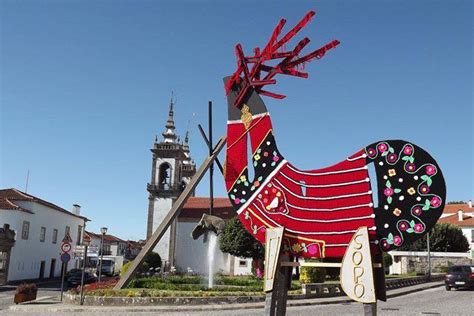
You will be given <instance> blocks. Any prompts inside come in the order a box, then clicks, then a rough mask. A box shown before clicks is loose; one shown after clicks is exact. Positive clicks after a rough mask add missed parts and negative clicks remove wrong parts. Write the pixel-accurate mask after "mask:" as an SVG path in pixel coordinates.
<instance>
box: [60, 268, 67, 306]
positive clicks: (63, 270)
mask: <svg viewBox="0 0 474 316" xmlns="http://www.w3.org/2000/svg"><path fill="white" fill-rule="evenodd" d="M66 264H67V263H66V262H63V268H62V273H61V302H62V301H63V292H64V275H65V274H66V270H67V265H66Z"/></svg>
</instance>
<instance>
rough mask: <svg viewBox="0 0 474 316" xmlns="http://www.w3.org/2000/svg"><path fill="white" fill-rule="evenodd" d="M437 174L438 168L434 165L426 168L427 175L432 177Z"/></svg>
mask: <svg viewBox="0 0 474 316" xmlns="http://www.w3.org/2000/svg"><path fill="white" fill-rule="evenodd" d="M435 173H436V167H435V166H433V165H429V166H426V174H427V175H429V176H432V175H434V174H435Z"/></svg>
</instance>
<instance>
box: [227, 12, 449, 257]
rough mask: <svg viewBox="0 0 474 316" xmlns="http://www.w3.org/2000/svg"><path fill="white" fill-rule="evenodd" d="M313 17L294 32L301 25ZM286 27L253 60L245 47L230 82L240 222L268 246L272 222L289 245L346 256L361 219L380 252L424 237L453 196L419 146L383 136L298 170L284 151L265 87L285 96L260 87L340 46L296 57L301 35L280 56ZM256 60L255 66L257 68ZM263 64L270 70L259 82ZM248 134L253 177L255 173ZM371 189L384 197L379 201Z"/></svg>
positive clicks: (230, 150) (232, 191) (230, 184)
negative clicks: (322, 164) (337, 158)
mask: <svg viewBox="0 0 474 316" xmlns="http://www.w3.org/2000/svg"><path fill="white" fill-rule="evenodd" d="M312 14H313V15H314V13H312ZM312 14H311V12H310V13H309V14H308V15H307V16H306V17H305V18H304V19H303V20H302V22H300V23H299V24H298V25H297V27H295V28H294V29H293V30H291V31H290V32H289V33H288V34H290V33H291V32H293V33H295V32H297V31H298V30H299V28H301V27H302V26H301V23H303V22H304V23H303V26H304V24H305V23H306V22H307V21H308V18H307V17H308V16H309V17H311V16H312ZM282 21H284V20H282ZM281 24H282V22H280V24H279V25H278V26H277V28H276V29H275V31H274V34H273V35H272V39H271V40H270V42H269V43H268V44H267V46H266V47H265V49H264V50H263V51H262V53H261V54H257V53H259V52H260V50H258V49H256V50H255V56H253V57H245V56H244V55H243V52H242V48H241V47H240V45H238V46H237V48H236V52H237V55H238V59H239V68H238V70H237V71H236V73H234V75H232V76H231V77H228V78H226V79H225V86H226V91H227V100H228V123H227V156H226V166H225V170H226V172H225V180H226V186H227V191H228V194H229V197H230V200H231V202H232V205H233V206H234V208H235V210H236V212H237V214H238V215H239V218H240V220H241V222H242V223H243V225H244V226H245V228H246V229H247V230H248V231H249V232H250V233H251V234H252V235H253V236H254V237H255V238H257V239H258V240H259V241H261V242H262V243H263V242H264V241H265V231H266V229H268V228H271V227H284V228H285V234H284V240H283V245H284V247H285V249H286V250H287V251H288V252H291V253H292V254H293V255H296V256H303V257H317V258H322V257H342V256H343V255H344V253H345V250H346V247H347V245H348V243H349V242H350V240H351V238H352V235H353V233H354V232H355V231H356V230H357V229H358V228H359V227H361V226H367V227H368V229H369V235H370V239H371V243H372V247H373V251H374V253H376V252H377V251H378V249H382V250H390V249H394V248H397V247H400V246H402V245H404V244H406V243H408V242H412V241H414V240H416V239H418V238H420V237H421V236H422V235H423V234H425V233H426V232H427V231H428V230H429V229H430V228H431V227H432V226H433V225H434V224H435V223H436V221H437V219H438V218H439V217H440V215H441V213H442V209H443V206H444V202H445V196H446V188H445V183H444V178H443V176H442V173H441V170H440V168H439V166H438V165H437V163H436V162H435V160H434V159H433V158H432V157H431V156H430V155H429V154H428V153H427V152H426V151H424V150H423V149H421V148H420V147H418V146H416V145H414V144H412V143H410V142H406V141H402V140H392V141H380V142H377V143H374V144H371V145H369V146H367V147H365V148H362V149H360V150H358V151H357V152H355V153H354V154H352V155H351V156H349V157H348V158H346V159H344V160H343V161H341V162H339V163H337V164H335V165H333V166H331V167H327V168H322V169H318V170H311V171H302V170H299V169H298V168H297V167H295V166H293V165H292V164H290V163H289V162H287V161H286V160H285V159H284V158H283V156H282V155H281V153H280V152H279V150H278V147H277V145H276V142H275V138H274V135H273V130H272V124H271V119H270V114H269V113H268V111H267V108H266V106H265V104H264V103H263V101H262V99H261V97H260V94H263V95H267V96H273V97H283V96H281V95H276V94H274V93H269V92H266V91H264V90H262V89H261V88H262V86H263V85H264V84H270V83H274V80H273V79H272V78H273V76H274V75H275V74H276V73H283V74H290V75H297V76H301V77H304V76H307V74H305V73H302V72H299V71H297V70H296V69H295V68H294V67H295V66H296V65H297V64H298V63H300V62H301V60H304V61H307V60H309V59H311V58H320V57H322V56H323V55H324V53H325V51H326V50H328V49H331V48H333V47H334V46H335V45H337V44H338V43H339V42H338V41H333V42H331V43H330V44H328V45H326V46H324V47H323V48H321V49H319V50H316V51H315V52H313V53H311V54H308V55H307V56H305V57H302V58H299V59H297V60H296V61H293V58H295V56H297V54H298V52H299V51H300V50H301V49H302V47H300V46H304V45H306V43H307V42H309V40H307V41H302V42H303V43H302V42H300V43H299V44H298V45H297V47H296V48H295V49H294V51H293V52H288V53H286V52H284V53H275V52H274V51H275V50H276V49H278V47H280V46H281V42H282V41H284V39H286V40H288V39H289V38H288V34H287V35H286V36H285V37H284V39H282V40H280V41H278V42H277V41H276V38H277V35H278V33H279V32H280V31H281V28H282V25H281ZM298 27H299V28H298ZM295 29H296V31H294V30H295ZM275 34H276V35H275ZM293 35H294V34H293ZM291 36H292V35H291ZM291 36H290V38H291ZM274 55H275V57H273V58H283V57H285V59H284V60H283V61H282V62H280V64H278V65H277V66H275V67H270V66H265V65H263V61H265V60H267V59H272V58H270V57H269V56H274ZM313 55H314V56H313ZM308 56H309V57H308ZM311 56H313V57H311ZM248 63H254V67H252V70H251V71H250V70H249V69H248V68H247V64H248ZM260 71H267V72H268V74H267V75H266V76H265V77H264V78H263V79H261V80H260V79H259V78H260ZM240 74H243V75H244V77H243V78H241V77H240ZM248 139H250V143H251V152H252V163H251V167H253V168H254V178H253V179H249V174H248V162H247V150H248V148H247V147H248V144H247V140H248ZM370 163H373V164H374V167H375V171H376V176H377V179H376V180H377V183H376V184H375V183H373V184H372V185H371V179H370V177H369V172H368V165H369V164H370ZM372 186H373V187H374V188H375V189H374V191H376V193H377V194H378V205H377V206H376V205H374V201H373V195H372V193H373V192H372V191H371V187H372Z"/></svg>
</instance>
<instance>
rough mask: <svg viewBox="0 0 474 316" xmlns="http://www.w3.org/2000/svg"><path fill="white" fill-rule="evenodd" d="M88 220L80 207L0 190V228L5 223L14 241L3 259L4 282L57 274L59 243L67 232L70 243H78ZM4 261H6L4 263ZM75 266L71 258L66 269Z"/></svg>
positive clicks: (15, 191)
mask: <svg viewBox="0 0 474 316" xmlns="http://www.w3.org/2000/svg"><path fill="white" fill-rule="evenodd" d="M86 221H88V219H87V218H86V217H84V216H81V215H80V206H79V205H76V204H75V205H73V209H72V211H68V210H65V209H64V208H62V207H59V206H57V205H55V204H53V203H51V202H48V201H45V200H42V199H40V198H38V197H35V196H33V195H30V194H27V193H24V192H21V191H19V190H16V189H4V190H0V227H2V226H4V225H5V224H8V225H9V226H10V229H12V230H13V231H14V232H15V242H14V245H13V247H12V248H11V249H10V251H9V252H8V253H6V252H5V253H3V254H2V253H0V257H3V258H5V259H7V258H8V260H4V261H5V262H4V264H3V266H4V274H5V276H6V278H5V279H6V280H5V281H6V282H12V281H19V280H31V279H43V278H53V277H59V276H60V275H61V259H60V253H61V249H60V247H61V242H62V239H63V238H64V236H65V235H66V234H67V233H69V235H70V237H71V239H72V246H75V245H79V244H81V243H82V237H83V230H84V225H85V223H86ZM5 263H6V264H5ZM75 266H76V260H74V259H71V261H69V263H68V266H67V267H68V269H71V268H72V267H75Z"/></svg>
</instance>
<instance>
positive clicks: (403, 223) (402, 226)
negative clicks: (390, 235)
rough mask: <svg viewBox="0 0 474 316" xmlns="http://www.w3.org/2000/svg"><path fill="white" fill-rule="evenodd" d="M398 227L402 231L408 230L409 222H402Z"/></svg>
mask: <svg viewBox="0 0 474 316" xmlns="http://www.w3.org/2000/svg"><path fill="white" fill-rule="evenodd" d="M398 229H400V230H401V231H405V230H407V229H408V224H407V222H400V224H398Z"/></svg>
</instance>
